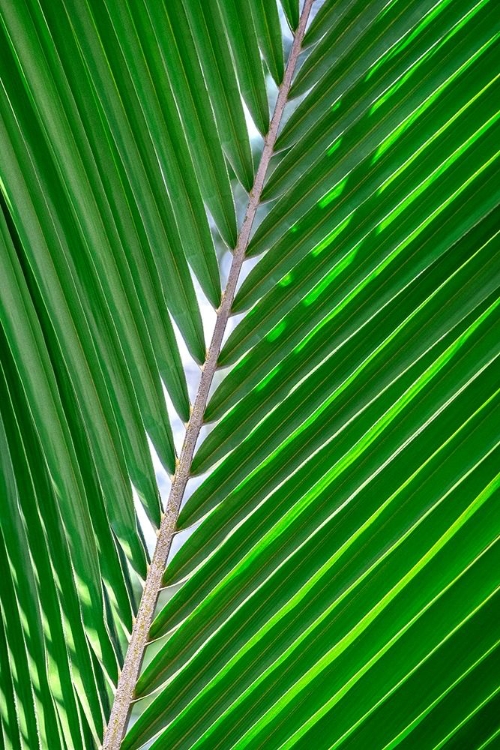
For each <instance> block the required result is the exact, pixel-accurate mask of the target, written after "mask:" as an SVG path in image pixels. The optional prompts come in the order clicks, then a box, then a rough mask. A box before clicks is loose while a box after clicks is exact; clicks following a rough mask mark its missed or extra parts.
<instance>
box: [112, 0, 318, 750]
mask: <svg viewBox="0 0 500 750" xmlns="http://www.w3.org/2000/svg"><path fill="white" fill-rule="evenodd" d="M313 2H314V0H306V1H305V3H304V8H303V10H302V14H301V18H300V23H299V26H298V28H297V32H296V34H295V38H294V41H293V45H292V49H291V51H290V55H289V58H288V62H287V67H286V71H285V76H284V78H283V82H282V84H281V86H280V90H279V93H278V98H277V100H276V107H275V109H274V113H273V117H272V120H271V124H270V126H269V132H268V134H267V136H266V139H265V142H264V150H263V152H262V156H261V159H260V163H259V167H258V169H257V174H256V175H255V182H254V185H253V188H252V190H251V192H250V196H249V201H248V207H247V210H246V214H245V218H244V220H243V224H242V226H241V230H240V234H239V237H238V242H237V245H236V248H235V250H234V254H233V261H232V264H231V270H230V272H229V278H228V281H227V285H226V289H225V291H224V292H223V295H222V302H221V305H220V307H219V309H218V311H217V320H216V323H215V328H214V332H213V336H212V341H211V342H210V347H209V349H208V353H207V358H206V361H205V364H204V366H203V371H202V374H201V379H200V384H199V387H198V392H197V394H196V399H195V402H194V405H193V409H192V412H191V417H190V419H189V423H188V426H187V428H186V434H185V436H184V443H183V445H182V450H181V453H180V457H179V462H178V464H177V469H176V472H175V476H174V478H173V480H172V487H171V490H170V495H169V498H168V501H167V505H166V508H165V515H164V516H163V518H162V521H161V525H160V529H159V531H158V541H157V543H156V547H155V551H154V554H153V559H152V561H151V565H150V567H149V571H148V575H147V578H146V581H145V584H144V590H143V593H142V598H141V602H140V605H139V610H138V612H137V618H136V620H135V623H134V627H133V629H132V635H131V638H130V644H129V647H128V650H127V654H126V657H125V662H124V665H123V670H122V672H121V674H120V678H119V680H118V686H117V688H116V694H115V700H114V703H113V708H112V710H111V716H110V719H109V724H108V726H107V729H106V732H105V735H104V741H103V750H119V747H120V744H121V741H122V738H123V735H124V734H125V730H126V728H127V723H128V717H129V713H130V707H131V704H132V701H133V698H134V689H135V685H136V683H137V679H138V677H139V671H140V669H141V664H142V660H143V656H144V650H145V648H146V645H147V642H148V634H149V629H150V627H151V622H152V620H153V615H154V611H155V607H156V602H157V599H158V594H159V591H160V588H161V585H162V578H163V573H164V570H165V566H166V564H167V558H168V554H169V551H170V546H171V544H172V538H173V535H174V534H175V527H176V524H177V517H178V515H179V510H180V505H181V502H182V498H183V497H184V492H185V489H186V484H187V481H188V479H189V474H190V470H191V462H192V460H193V454H194V449H195V447H196V442H197V440H198V436H199V434H200V430H201V427H202V425H203V415H204V413H205V408H206V405H207V401H208V394H209V391H210V386H211V384H212V380H213V377H214V373H215V370H216V369H217V360H218V358H219V354H220V350H221V346H222V340H223V338H224V333H225V331H226V327H227V321H228V319H229V316H230V314H231V307H232V304H233V300H234V295H235V293H236V285H237V283H238V278H239V275H240V271H241V267H242V265H243V261H244V260H245V253H246V250H247V247H248V243H249V241H250V233H251V231H252V225H253V222H254V219H255V214H256V212H257V208H258V206H259V203H260V197H261V194H262V189H263V187H264V180H265V178H266V174H267V170H268V167H269V162H270V160H271V157H272V155H273V152H274V145H275V143H276V138H277V135H278V129H279V126H280V122H281V118H282V116H283V110H284V108H285V104H286V102H287V98H288V92H289V91H290V86H291V83H292V77H293V73H294V70H295V66H296V64H297V58H298V56H299V53H300V48H301V44H302V39H303V37H304V33H305V29H306V25H307V20H308V17H309V13H310V11H311V7H312V4H313Z"/></svg>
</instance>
